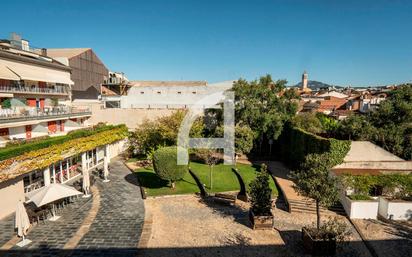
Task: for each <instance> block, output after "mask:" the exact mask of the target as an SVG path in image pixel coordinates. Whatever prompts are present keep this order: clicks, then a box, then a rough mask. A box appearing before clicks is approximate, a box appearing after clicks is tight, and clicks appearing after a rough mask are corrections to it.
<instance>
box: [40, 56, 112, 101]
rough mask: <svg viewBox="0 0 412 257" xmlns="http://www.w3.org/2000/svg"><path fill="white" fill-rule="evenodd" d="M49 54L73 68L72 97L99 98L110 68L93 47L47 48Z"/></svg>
mask: <svg viewBox="0 0 412 257" xmlns="http://www.w3.org/2000/svg"><path fill="white" fill-rule="evenodd" d="M47 56H49V57H52V58H55V59H56V60H58V61H60V62H62V63H64V64H66V65H68V66H69V67H70V68H71V80H72V81H73V83H74V84H73V86H72V99H73V100H76V99H97V98H98V96H99V95H100V86H101V85H102V84H103V83H104V82H105V81H106V80H107V79H108V78H109V70H108V69H107V68H106V66H105V65H104V63H103V62H102V61H101V60H100V58H99V57H98V56H97V55H96V54H95V53H94V51H93V50H92V49H91V48H59V49H47Z"/></svg>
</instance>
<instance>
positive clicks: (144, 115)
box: [82, 103, 176, 129]
mask: <svg viewBox="0 0 412 257" xmlns="http://www.w3.org/2000/svg"><path fill="white" fill-rule="evenodd" d="M84 104H85V103H82V105H84ZM88 106H90V107H91V108H92V116H91V117H90V119H88V120H87V123H88V125H96V124H97V123H99V122H107V123H108V124H112V125H118V124H126V126H127V127H128V128H129V129H135V128H137V127H138V126H139V125H140V124H142V122H143V121H144V120H146V119H148V120H155V119H157V118H159V117H163V116H169V115H171V114H172V113H173V112H175V111H176V110H168V109H117V108H116V109H103V108H102V104H97V103H93V104H88Z"/></svg>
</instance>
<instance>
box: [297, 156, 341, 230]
mask: <svg viewBox="0 0 412 257" xmlns="http://www.w3.org/2000/svg"><path fill="white" fill-rule="evenodd" d="M331 160H333V158H332V157H331V156H329V154H327V153H324V154H309V155H308V156H306V158H305V162H304V163H303V164H302V165H301V167H300V169H299V170H298V171H294V172H292V174H291V178H292V179H293V180H294V181H295V186H294V188H295V189H296V190H297V191H298V193H299V194H301V195H303V196H305V197H309V198H312V199H314V200H315V202H316V215H317V219H316V221H317V222H316V225H317V229H318V230H319V229H320V206H324V207H329V206H331V205H332V204H333V203H335V202H336V201H337V198H338V197H337V196H338V191H337V188H336V186H335V185H336V179H334V178H332V177H331V176H330V175H329V170H330V168H331V167H332V166H333V165H334V163H331Z"/></svg>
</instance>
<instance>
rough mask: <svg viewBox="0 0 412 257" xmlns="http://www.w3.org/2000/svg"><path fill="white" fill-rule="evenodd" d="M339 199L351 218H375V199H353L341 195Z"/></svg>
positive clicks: (376, 211)
mask: <svg viewBox="0 0 412 257" xmlns="http://www.w3.org/2000/svg"><path fill="white" fill-rule="evenodd" d="M340 200H341V203H342V205H343V208H344V209H345V212H346V214H347V215H348V216H349V218H351V219H376V218H377V216H378V206H379V201H377V200H362V201H354V200H351V199H349V198H348V197H347V196H341V199H340Z"/></svg>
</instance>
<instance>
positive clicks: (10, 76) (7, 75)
mask: <svg viewBox="0 0 412 257" xmlns="http://www.w3.org/2000/svg"><path fill="white" fill-rule="evenodd" d="M0 79H5V80H20V77H19V76H17V75H16V74H14V73H13V72H12V71H11V70H10V69H9V68H7V66H6V65H4V64H2V63H0Z"/></svg>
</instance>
